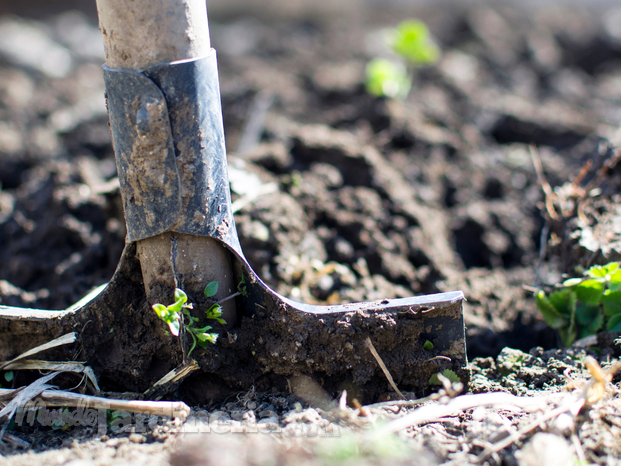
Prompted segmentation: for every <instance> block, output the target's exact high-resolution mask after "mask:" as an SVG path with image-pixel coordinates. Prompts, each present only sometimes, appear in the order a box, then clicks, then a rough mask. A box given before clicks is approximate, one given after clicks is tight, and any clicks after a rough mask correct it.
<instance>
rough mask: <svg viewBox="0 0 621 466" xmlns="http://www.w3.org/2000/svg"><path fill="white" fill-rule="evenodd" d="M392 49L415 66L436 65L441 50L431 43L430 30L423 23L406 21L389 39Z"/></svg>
mask: <svg viewBox="0 0 621 466" xmlns="http://www.w3.org/2000/svg"><path fill="white" fill-rule="evenodd" d="M389 43H390V45H391V47H392V49H393V50H394V51H395V52H396V53H398V54H399V55H401V56H402V57H403V58H405V59H407V60H409V61H410V62H411V63H413V64H423V63H435V62H436V61H437V60H438V58H440V49H439V48H438V46H437V45H435V44H434V43H433V42H431V40H430V38H429V30H428V29H427V26H426V25H425V23H423V22H422V21H415V20H409V21H404V22H402V23H401V24H399V26H397V28H396V29H395V30H394V32H393V34H392V37H391V38H390V39H389Z"/></svg>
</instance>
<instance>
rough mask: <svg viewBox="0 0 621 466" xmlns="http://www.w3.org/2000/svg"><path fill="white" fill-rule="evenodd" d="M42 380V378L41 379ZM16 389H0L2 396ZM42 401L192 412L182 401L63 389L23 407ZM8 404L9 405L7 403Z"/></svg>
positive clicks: (46, 392) (148, 411)
mask: <svg viewBox="0 0 621 466" xmlns="http://www.w3.org/2000/svg"><path fill="white" fill-rule="evenodd" d="M39 380H41V379H39ZM14 391H15V390H11V389H0V396H1V395H6V394H8V393H10V392H14ZM39 400H40V401H42V402H43V403H44V404H45V406H47V407H51V408H60V407H85V408H92V409H107V410H111V411H128V412H132V413H141V414H154V415H156V416H166V417H170V418H179V419H181V420H184V419H185V418H187V417H188V416H189V414H190V407H189V406H188V405H186V404H185V403H183V402H181V401H143V400H119V399H113V398H102V397H98V396H89V395H82V394H80V393H73V392H66V391H63V390H44V391H43V392H41V393H40V394H39V395H38V396H36V397H35V398H32V401H30V400H29V402H28V403H26V404H24V405H23V407H26V408H27V407H29V405H33V404H34V403H33V402H37V401H39ZM7 406H8V405H7Z"/></svg>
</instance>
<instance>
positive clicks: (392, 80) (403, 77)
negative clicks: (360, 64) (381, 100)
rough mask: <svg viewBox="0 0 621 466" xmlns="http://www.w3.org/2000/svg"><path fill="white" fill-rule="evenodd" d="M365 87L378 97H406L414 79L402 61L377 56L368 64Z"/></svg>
mask: <svg viewBox="0 0 621 466" xmlns="http://www.w3.org/2000/svg"><path fill="white" fill-rule="evenodd" d="M365 87H366V90H367V92H368V93H369V94H371V95H374V96H376V97H391V98H395V97H402V98H403V97H406V96H407V94H408V92H410V88H411V87H412V81H411V79H410V77H409V76H408V73H407V70H406V69H405V67H404V66H403V65H402V64H401V63H396V62H392V61H389V60H385V59H383V58H375V59H373V60H371V61H370V62H369V63H368V64H367V68H366V80H365Z"/></svg>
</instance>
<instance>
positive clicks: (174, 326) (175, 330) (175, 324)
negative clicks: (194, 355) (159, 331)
mask: <svg viewBox="0 0 621 466" xmlns="http://www.w3.org/2000/svg"><path fill="white" fill-rule="evenodd" d="M167 323H168V328H170V333H172V334H173V335H174V336H176V337H178V336H179V321H178V320H177V319H175V320H172V321H170V322H167Z"/></svg>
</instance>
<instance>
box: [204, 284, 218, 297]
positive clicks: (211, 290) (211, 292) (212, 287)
mask: <svg viewBox="0 0 621 466" xmlns="http://www.w3.org/2000/svg"><path fill="white" fill-rule="evenodd" d="M217 292H218V282H210V283H208V284H207V286H206V287H205V291H204V293H205V298H207V299H209V298H212V297H214V296H215V295H216V293H217Z"/></svg>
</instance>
